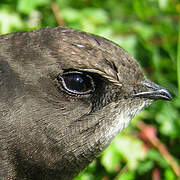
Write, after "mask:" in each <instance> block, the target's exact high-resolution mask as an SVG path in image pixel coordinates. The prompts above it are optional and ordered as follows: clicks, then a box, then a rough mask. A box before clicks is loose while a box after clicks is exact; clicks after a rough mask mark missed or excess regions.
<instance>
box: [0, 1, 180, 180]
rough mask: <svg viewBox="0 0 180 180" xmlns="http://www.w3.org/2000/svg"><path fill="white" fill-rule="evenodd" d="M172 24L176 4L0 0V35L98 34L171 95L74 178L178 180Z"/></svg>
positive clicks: (177, 64)
mask: <svg viewBox="0 0 180 180" xmlns="http://www.w3.org/2000/svg"><path fill="white" fill-rule="evenodd" d="M178 21H180V2H179V0H133V1H132V0H124V1H122V0H103V1H102V0H56V1H55V0H54V1H51V0H1V1H0V34H6V33H10V32H16V31H25V30H34V29H38V28H43V27H47V26H53V27H54V26H58V25H60V26H68V27H72V28H75V29H78V30H83V31H86V32H90V33H94V34H97V35H100V36H103V37H105V38H107V39H110V40H112V41H114V42H116V43H117V44H119V45H120V46H122V47H123V48H124V49H126V50H127V51H128V52H129V53H130V54H131V55H133V56H134V57H135V58H136V59H137V60H138V62H139V63H140V64H141V66H142V67H143V69H144V71H145V74H146V76H147V77H148V78H149V79H151V80H152V81H154V82H156V83H158V84H160V85H162V86H163V87H165V88H167V89H168V90H169V91H170V92H171V93H172V95H173V101H171V102H162V101H159V102H156V103H154V104H153V105H152V106H150V107H148V108H146V109H145V110H144V111H143V112H141V113H140V114H138V115H137V116H136V117H135V118H134V119H133V120H132V123H131V124H130V126H129V127H128V128H127V129H125V130H124V131H123V132H122V133H120V134H119V135H118V136H117V137H116V138H115V140H114V141H113V143H112V144H111V145H110V146H109V147H108V148H107V149H106V150H105V151H104V153H103V154H102V155H101V156H100V157H98V158H97V159H96V160H94V161H93V162H92V163H91V164H90V166H89V167H88V168H87V169H86V170H85V171H83V172H82V173H80V175H79V176H78V177H76V178H75V179H74V180H136V179H138V180H141V179H142V180H146V179H147V180H148V179H152V180H160V179H163V180H177V179H179V178H180V25H179V26H178V24H179V22H178ZM178 34H179V36H178ZM178 38H179V40H178Z"/></svg>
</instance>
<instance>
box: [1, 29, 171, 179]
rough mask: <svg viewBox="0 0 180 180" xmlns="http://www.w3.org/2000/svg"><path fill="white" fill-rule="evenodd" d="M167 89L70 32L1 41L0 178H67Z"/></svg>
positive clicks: (114, 51)
mask: <svg viewBox="0 0 180 180" xmlns="http://www.w3.org/2000/svg"><path fill="white" fill-rule="evenodd" d="M156 99H165V100H170V99H171V96H170V94H169V93H168V91H167V90H165V89H164V88H162V87H160V86H158V85H156V84H154V83H153V82H151V81H149V80H147V79H146V78H145V77H144V75H143V72H142V70H141V68H140V67H139V65H138V63H137V62H136V60H135V59H134V58H133V57H131V56H130V55H129V54H128V53H127V52H126V51H125V50H123V49H122V48H121V47H119V46H118V45H116V44H114V43H113V42H110V41H108V40H106V39H104V38H101V37H98V36H95V35H92V34H88V33H84V32H80V31H76V30H73V29H69V28H61V27H57V28H45V29H40V30H37V31H31V32H20V33H14V34H9V35H3V36H0V144H1V146H0V162H1V163H0V179H2V180H6V179H11V180H15V179H18V180H20V179H27V180H50V179H53V180H56V179H63V180H67V179H72V177H74V176H75V175H77V174H78V173H79V172H80V171H81V170H82V169H83V168H85V167H86V166H87V165H88V164H89V163H90V162H91V161H92V160H93V159H94V158H95V157H96V156H97V155H98V154H99V153H100V152H102V151H103V150H104V148H105V147H106V146H108V145H109V143H110V142H111V140H112V139H113V137H114V136H116V135H117V133H118V132H120V131H121V130H122V129H123V128H124V127H126V126H127V125H128V123H129V121H130V120H131V119H132V118H133V116H134V115H135V114H136V113H137V112H139V111H140V110H141V109H143V108H144V107H145V106H146V105H149V104H151V103H152V102H153V100H156Z"/></svg>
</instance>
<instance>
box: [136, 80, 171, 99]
mask: <svg viewBox="0 0 180 180" xmlns="http://www.w3.org/2000/svg"><path fill="white" fill-rule="evenodd" d="M142 84H143V86H144V89H147V91H143V92H139V93H137V94H134V95H133V96H134V97H143V98H148V99H153V100H167V101H170V100H172V96H171V94H170V93H169V92H168V90H166V89H165V88H163V87H161V86H159V85H157V84H155V83H153V82H151V81H146V82H142Z"/></svg>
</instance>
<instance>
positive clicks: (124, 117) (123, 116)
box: [106, 101, 147, 141]
mask: <svg viewBox="0 0 180 180" xmlns="http://www.w3.org/2000/svg"><path fill="white" fill-rule="evenodd" d="M146 105H147V104H146V102H145V101H144V102H142V103H141V104H140V105H139V106H138V107H137V108H132V109H130V108H126V111H121V109H119V111H118V112H117V116H116V118H115V120H114V123H113V124H112V126H111V127H110V128H109V130H108V132H107V133H106V138H107V139H108V141H111V140H112V139H113V138H114V137H115V136H116V135H117V134H118V133H119V132H121V131H122V130H123V129H124V128H126V127H127V126H128V125H129V123H130V121H131V120H132V118H133V117H134V116H135V115H136V114H137V113H138V112H140V111H141V110H142V109H143V108H144V107H145V106H146Z"/></svg>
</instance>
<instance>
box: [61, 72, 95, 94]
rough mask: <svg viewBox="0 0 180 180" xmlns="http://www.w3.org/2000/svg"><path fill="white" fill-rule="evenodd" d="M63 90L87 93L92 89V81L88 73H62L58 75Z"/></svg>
mask: <svg viewBox="0 0 180 180" xmlns="http://www.w3.org/2000/svg"><path fill="white" fill-rule="evenodd" d="M58 80H61V82H62V85H63V87H64V89H65V90H67V91H69V92H70V93H74V94H89V93H91V92H93V91H94V82H93V79H92V77H91V76H90V75H88V74H86V73H83V72H78V71H71V72H66V73H63V74H62V75H60V76H59V77H58Z"/></svg>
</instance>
